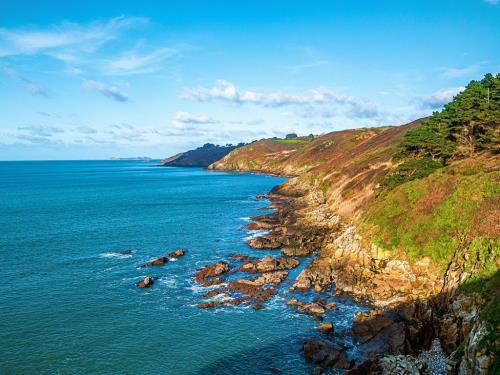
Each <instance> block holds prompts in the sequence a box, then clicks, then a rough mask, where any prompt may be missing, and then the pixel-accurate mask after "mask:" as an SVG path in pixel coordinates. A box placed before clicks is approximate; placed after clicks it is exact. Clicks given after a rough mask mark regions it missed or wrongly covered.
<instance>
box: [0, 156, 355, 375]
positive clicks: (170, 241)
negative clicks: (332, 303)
mask: <svg viewBox="0 0 500 375" xmlns="http://www.w3.org/2000/svg"><path fill="white" fill-rule="evenodd" d="M283 181H285V179H283V178H278V177H271V176H265V175H257V174H242V173H225V172H213V171H207V170H204V169H201V168H175V167H158V166H157V163H156V162H155V161H152V162H143V161H130V160H127V161H123V160H109V161H23V162H0V270H1V281H0V315H1V318H0V374H2V375H7V374H16V375H17V374H27V375H33V374H172V375H174V374H175V375H182V374H227V375H229V374H309V373H311V371H312V369H313V368H314V367H315V366H314V365H313V364H311V363H310V362H308V361H307V360H306V359H305V358H304V357H303V356H302V354H301V353H300V352H299V351H300V348H301V340H303V339H306V338H311V337H322V335H324V334H321V333H319V332H317V331H316V330H315V329H314V328H315V327H316V326H317V325H318V324H319V323H318V322H317V321H315V320H314V319H312V318H311V317H310V316H308V315H303V314H298V313H297V311H296V310H295V309H294V308H293V307H290V306H286V305H285V304H284V302H285V301H286V300H288V299H291V298H299V299H300V298H308V297H307V296H303V295H297V296H296V295H295V293H293V292H290V291H289V290H288V289H289V287H290V286H291V283H292V282H293V278H294V277H296V276H297V274H298V273H299V272H300V270H301V269H302V268H303V267H304V266H306V265H307V263H308V262H309V261H310V258H306V259H304V260H303V261H302V264H301V266H299V268H298V269H296V270H293V271H292V272H290V274H289V277H288V279H287V280H285V282H284V283H283V284H282V285H281V286H280V289H279V292H278V294H277V295H276V296H274V297H273V298H272V299H271V300H270V301H269V302H268V303H267V304H266V307H265V309H263V310H258V311H257V310H254V309H253V308H251V307H250V306H244V305H240V306H231V307H219V308H214V309H200V308H199V307H197V305H198V304H199V303H201V302H204V301H206V299H203V297H202V295H203V294H204V293H205V292H207V291H208V290H210V287H202V286H201V285H199V284H197V283H196V282H195V281H194V280H193V274H194V272H195V271H196V269H198V268H199V267H202V266H204V265H207V264H210V263H213V262H216V261H219V260H226V259H227V257H228V255H229V254H232V253H240V254H249V255H251V256H256V257H262V256H265V255H273V256H279V251H276V250H274V251H262V250H252V249H250V248H249V247H248V246H247V245H246V240H247V239H248V238H250V237H251V236H253V235H255V233H252V232H249V231H248V230H246V229H245V224H247V223H248V220H249V217H251V216H254V215H260V214H263V213H268V212H270V211H268V210H265V209H264V208H265V207H266V206H267V205H268V204H269V202H268V201H266V200H265V199H257V198H256V197H255V196H256V195H258V194H262V193H266V192H269V191H270V190H271V189H272V188H273V187H274V186H276V185H277V184H280V183H282V182H283ZM178 248H182V249H185V250H186V255H185V256H184V257H181V258H179V259H177V260H175V261H170V262H168V263H167V264H165V265H164V266H161V267H151V268H142V267H140V265H141V264H142V263H143V262H145V261H148V260H151V259H153V258H155V257H159V256H163V255H165V254H167V253H169V252H171V251H173V250H175V249H178ZM125 250H131V252H130V253H128V251H125ZM124 251H125V253H126V254H123V252H124ZM147 275H151V276H154V277H155V278H156V282H155V284H154V285H153V286H152V287H151V288H149V289H140V288H137V287H136V286H135V283H136V282H137V281H139V280H141V279H142V278H144V277H145V276H147ZM216 298H217V297H216ZM338 307H339V308H337V309H335V311H328V312H327V313H326V316H325V321H330V322H332V323H333V324H334V325H335V329H336V332H337V333H336V337H337V338H335V339H336V340H344V341H345V340H347V341H348V339H346V338H342V331H343V330H346V329H347V328H348V327H349V326H350V324H351V322H352V318H353V316H354V314H355V313H356V312H357V311H360V310H361V309H363V307H362V306H359V305H356V304H355V303H353V302H352V301H349V300H342V301H338ZM332 339H333V338H332ZM347 344H349V342H347ZM350 350H351V351H352V353H354V354H355V350H356V348H355V346H353V345H351V347H350Z"/></svg>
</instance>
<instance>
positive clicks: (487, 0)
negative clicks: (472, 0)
mask: <svg viewBox="0 0 500 375" xmlns="http://www.w3.org/2000/svg"><path fill="white" fill-rule="evenodd" d="M484 2H485V3H488V4H493V5H496V4H498V3H500V0H484Z"/></svg>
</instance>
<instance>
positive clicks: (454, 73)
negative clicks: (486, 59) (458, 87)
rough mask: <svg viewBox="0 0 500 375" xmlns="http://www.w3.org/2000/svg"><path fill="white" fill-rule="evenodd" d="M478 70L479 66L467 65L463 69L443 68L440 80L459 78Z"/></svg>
mask: <svg viewBox="0 0 500 375" xmlns="http://www.w3.org/2000/svg"><path fill="white" fill-rule="evenodd" d="M479 68H480V65H479V64H475V65H469V66H466V67H463V68H443V69H442V70H441V77H442V78H460V77H465V76H468V75H471V74H474V73H476V72H477V71H478V70H479Z"/></svg>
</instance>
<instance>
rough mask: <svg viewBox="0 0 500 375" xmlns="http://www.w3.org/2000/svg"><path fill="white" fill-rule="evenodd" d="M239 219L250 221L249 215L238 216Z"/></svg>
mask: <svg viewBox="0 0 500 375" xmlns="http://www.w3.org/2000/svg"><path fill="white" fill-rule="evenodd" d="M239 219H240V220H243V221H250V217H248V216H243V217H240V218H239Z"/></svg>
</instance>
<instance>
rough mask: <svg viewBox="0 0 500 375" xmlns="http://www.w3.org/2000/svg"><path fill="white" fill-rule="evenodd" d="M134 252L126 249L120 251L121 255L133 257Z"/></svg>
mask: <svg viewBox="0 0 500 375" xmlns="http://www.w3.org/2000/svg"><path fill="white" fill-rule="evenodd" d="M132 252H133V251H132V250H131V249H125V250H122V251H120V254H121V255H131V254H132Z"/></svg>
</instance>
